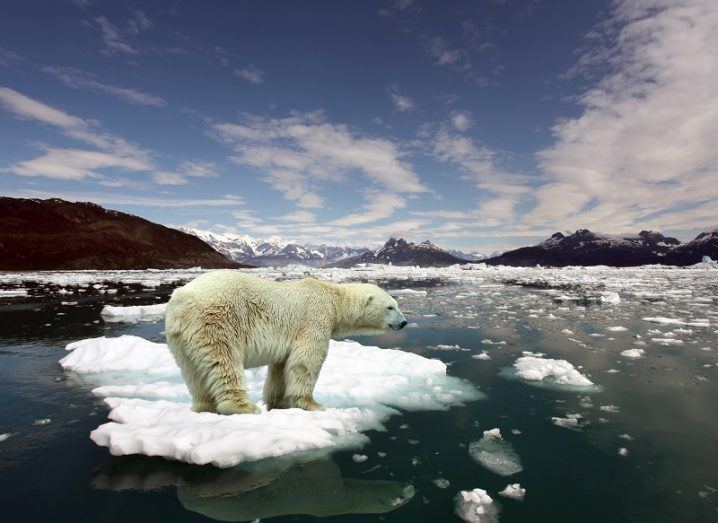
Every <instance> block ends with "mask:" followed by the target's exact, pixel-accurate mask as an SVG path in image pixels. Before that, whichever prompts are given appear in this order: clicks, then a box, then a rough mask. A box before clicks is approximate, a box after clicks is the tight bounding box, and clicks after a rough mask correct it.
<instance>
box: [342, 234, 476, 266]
mask: <svg viewBox="0 0 718 523" xmlns="http://www.w3.org/2000/svg"><path fill="white" fill-rule="evenodd" d="M468 262H469V260H466V259H462V258H458V257H456V256H454V255H453V254H451V253H449V252H448V251H446V250H444V249H442V248H440V247H437V246H436V245H434V244H433V243H431V242H430V241H425V242H421V243H414V242H407V241H406V240H404V239H403V238H399V239H397V238H390V239H389V241H387V242H386V243H385V244H384V245H383V246H382V247H381V248H379V249H376V250H374V251H367V252H365V253H363V254H360V255H359V256H354V257H352V258H347V259H345V260H341V261H338V262H334V263H332V264H330V265H329V266H330V267H343V268H348V267H354V266H355V265H357V264H359V263H381V264H391V265H418V266H420V267H446V266H448V265H455V264H457V263H459V264H461V263H468Z"/></svg>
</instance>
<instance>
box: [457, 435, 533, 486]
mask: <svg viewBox="0 0 718 523" xmlns="http://www.w3.org/2000/svg"><path fill="white" fill-rule="evenodd" d="M469 455H470V456H471V457H472V458H473V459H474V461H476V462H477V463H479V464H480V465H482V466H483V467H485V468H487V469H488V470H490V471H491V472H494V473H496V474H500V475H501V476H511V475H512V474H516V473H517V472H521V471H522V470H523V467H522V466H521V458H519V455H518V454H517V453H516V451H515V450H514V448H513V446H512V445H511V443H509V442H508V441H506V440H505V439H504V438H503V436H502V435H501V431H500V430H499V429H498V428H495V429H491V430H485V431H484V436H483V437H482V438H481V439H480V440H478V441H472V442H471V443H470V444H469Z"/></svg>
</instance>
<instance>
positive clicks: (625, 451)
mask: <svg viewBox="0 0 718 523" xmlns="http://www.w3.org/2000/svg"><path fill="white" fill-rule="evenodd" d="M618 454H619V455H620V456H628V449H627V448H625V447H621V448H620V449H618Z"/></svg>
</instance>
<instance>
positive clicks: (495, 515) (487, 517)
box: [454, 488, 499, 523]
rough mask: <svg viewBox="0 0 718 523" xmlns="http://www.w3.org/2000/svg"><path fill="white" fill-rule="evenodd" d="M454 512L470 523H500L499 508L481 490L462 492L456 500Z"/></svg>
mask: <svg viewBox="0 0 718 523" xmlns="http://www.w3.org/2000/svg"><path fill="white" fill-rule="evenodd" d="M454 512H455V514H456V515H457V516H459V517H460V518H461V519H463V520H464V521H467V522H469V523H498V521H499V507H498V506H497V505H496V504H495V503H494V500H493V499H491V496H489V495H488V493H487V492H486V491H485V490H483V489H480V488H475V489H474V490H462V491H461V492H459V493H458V494H457V495H456V498H455V499H454Z"/></svg>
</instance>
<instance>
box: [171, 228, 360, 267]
mask: <svg viewBox="0 0 718 523" xmlns="http://www.w3.org/2000/svg"><path fill="white" fill-rule="evenodd" d="M182 231H183V232H186V233H189V234H192V235H194V236H196V237H198V238H199V239H201V240H202V241H204V242H205V243H207V244H208V245H210V246H211V247H213V248H214V249H215V250H217V251H219V252H221V253H222V254H224V255H225V256H227V257H228V258H231V259H232V260H235V261H239V262H242V263H248V264H250V265H257V266H259V267H266V266H275V267H276V266H283V265H295V264H298V265H309V266H312V267H320V266H323V265H327V264H330V263H333V262H336V261H339V260H343V259H345V258H348V257H351V256H356V255H358V254H361V253H363V252H366V250H367V249H366V248H360V247H346V246H338V245H325V244H320V245H312V244H306V245H303V244H300V243H295V242H291V241H287V240H282V239H281V238H277V237H272V238H268V239H258V238H254V237H252V236H249V235H248V234H229V233H228V234H218V233H214V232H210V231H203V230H199V229H191V228H188V227H183V228H182ZM250 260H251V261H250Z"/></svg>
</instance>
